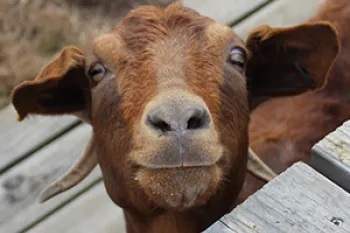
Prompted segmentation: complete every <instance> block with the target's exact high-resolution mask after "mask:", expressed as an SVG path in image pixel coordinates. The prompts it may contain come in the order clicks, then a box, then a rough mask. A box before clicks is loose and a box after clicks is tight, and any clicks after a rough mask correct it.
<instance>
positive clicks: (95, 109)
mask: <svg viewBox="0 0 350 233" xmlns="http://www.w3.org/2000/svg"><path fill="white" fill-rule="evenodd" d="M93 51H94V54H95V55H96V57H99V58H97V61H98V62H101V61H102V63H98V66H101V64H103V65H102V66H106V67H107V68H106V70H108V71H107V72H106V73H105V75H104V77H103V79H102V80H101V81H100V82H99V83H98V84H97V85H96V86H95V87H94V88H93V89H92V90H91V103H92V104H91V124H92V126H93V128H94V133H95V138H96V140H97V145H98V146H97V149H96V150H97V155H98V159H99V164H100V165H101V168H102V171H103V174H104V178H105V182H106V187H107V191H108V192H109V194H110V196H111V197H112V199H113V200H114V201H115V202H116V203H118V204H119V205H121V206H124V205H125V207H127V206H132V207H134V206H137V207H138V208H140V207H141V206H143V208H141V209H147V210H148V209H150V207H151V206H152V208H153V207H154V206H156V207H162V208H166V209H167V208H174V209H186V208H189V207H193V206H197V205H202V204H204V203H205V202H206V201H207V200H208V199H209V198H210V197H211V195H213V193H214V192H215V191H216V189H217V188H218V185H219V183H220V181H221V180H223V178H224V177H225V176H227V174H228V172H229V171H230V170H231V169H234V170H237V171H236V172H235V174H236V175H235V176H236V177H235V178H234V180H232V182H233V183H237V185H238V186H237V189H239V185H240V183H241V182H242V181H243V173H244V169H243V167H240V168H238V167H237V164H241V163H242V162H243V161H245V159H246V148H247V124H248V116H249V111H248V101H247V91H246V87H245V78H244V76H243V74H242V71H243V69H242V67H240V65H242V64H244V62H245V61H244V60H245V54H246V51H245V48H244V46H243V43H242V42H241V41H240V40H238V39H237V37H235V35H234V34H233V32H232V30H230V28H226V27H224V26H221V25H218V24H216V23H214V22H213V21H211V20H209V19H207V18H205V17H202V16H200V15H198V14H197V13H195V12H194V11H192V10H189V9H186V8H182V7H180V6H177V5H176V6H172V7H169V8H168V9H167V10H165V11H163V10H160V9H157V8H150V7H145V8H139V9H138V10H135V11H133V12H131V13H130V14H129V15H128V17H127V18H126V19H125V20H124V21H123V22H121V24H120V25H118V27H117V28H116V31H115V32H113V33H112V34H110V35H107V36H103V37H101V38H100V39H97V40H95V42H94V44H93ZM231 51H236V52H237V53H238V54H237V58H238V59H241V60H239V62H240V63H239V64H238V65H232V64H229V62H230V52H231ZM233 58H234V59H237V58H236V57H233ZM92 64H94V63H92ZM243 163H244V162H243ZM226 179H227V178H226ZM236 179H238V180H237V181H236ZM230 180H231V178H230ZM134 198H135V199H134Z"/></svg>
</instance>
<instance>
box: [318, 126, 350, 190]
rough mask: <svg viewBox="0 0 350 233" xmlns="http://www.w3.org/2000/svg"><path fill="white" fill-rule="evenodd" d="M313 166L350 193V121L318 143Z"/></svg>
mask: <svg viewBox="0 0 350 233" xmlns="http://www.w3.org/2000/svg"><path fill="white" fill-rule="evenodd" d="M311 165H312V166H313V167H314V168H315V169H316V170H317V171H319V172H321V173H322V174H324V175H325V176H327V177H328V178H329V179H330V180H332V181H334V182H335V183H336V184H338V185H339V186H341V187H342V188H344V189H345V190H347V191H348V192H350V121H347V122H345V123H344V124H343V125H341V126H340V127H338V128H337V129H336V130H335V131H334V132H332V133H330V134H329V135H327V136H326V137H325V138H323V139H322V140H321V141H319V142H318V143H316V145H315V146H314V147H313V148H312V160H311Z"/></svg>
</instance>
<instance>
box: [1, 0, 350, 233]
mask: <svg viewBox="0 0 350 233" xmlns="http://www.w3.org/2000/svg"><path fill="white" fill-rule="evenodd" d="M322 2H323V0H274V1H269V0H249V1H248V0H215V1H213V0H201V1H199V0H184V3H185V4H186V5H187V6H190V7H192V8H194V9H196V10H198V11H199V12H201V13H202V14H204V15H207V16H209V17H211V18H213V19H215V20H217V21H218V22H221V23H225V24H228V25H230V26H232V27H233V29H234V30H235V31H236V32H237V33H238V34H239V35H240V36H241V37H242V38H243V39H245V38H246V36H247V34H248V32H249V31H250V30H251V29H253V28H254V27H256V26H258V25H260V24H270V25H273V26H290V25H294V24H298V23H300V22H302V21H304V20H305V19H307V18H308V17H309V16H310V15H311V14H312V13H313V12H314V11H315V10H316V9H317V8H318V6H319V5H320V4H321V3H322ZM349 125H350V123H348V124H345V125H344V126H343V127H342V128H340V129H339V130H337V131H336V132H335V133H334V134H332V135H330V136H329V137H327V138H326V139H324V140H323V141H321V142H320V143H318V144H317V145H316V146H315V149H314V151H313V166H314V167H315V169H316V170H318V171H319V172H321V173H322V174H324V175H325V176H327V177H328V178H329V179H331V180H333V181H335V182H336V183H337V184H338V185H339V186H341V187H344V188H345V189H346V188H349V184H350V182H349V176H347V175H349V174H346V173H349V169H350V168H349V167H350V166H349V164H350V158H349V155H350V153H348V152H349V151H348V150H350V147H349V146H348V144H347V143H346V140H344V139H345V138H346V137H348V136H349V134H350V126H349ZM90 131H91V128H90V127H89V126H88V125H85V124H82V123H81V122H80V121H78V120H77V119H76V118H75V117H56V118H53V117H39V116H35V117H32V119H30V120H25V121H23V122H21V123H18V122H17V121H16V119H15V113H14V109H13V107H12V106H8V107H6V108H4V109H2V110H0V156H1V159H0V213H1V214H0V232H1V233H2V232H4V233H20V232H30V233H48V232H49V233H61V232H65V233H77V232H78V233H79V232H84V233H88V232H99V233H109V232H125V230H124V219H123V214H122V211H121V209H120V208H118V207H117V206H115V205H114V204H113V203H112V201H111V200H110V199H109V197H108V196H107V194H106V191H105V189H104V186H103V183H102V180H101V172H100V169H99V168H98V167H97V168H95V170H94V171H93V173H92V174H91V175H90V176H88V178H87V179H86V180H84V181H83V182H82V183H81V184H79V185H78V186H77V187H75V188H73V189H71V190H69V191H67V192H65V193H64V194H62V195H59V196H57V197H55V198H54V199H52V200H50V201H48V202H47V203H44V204H39V202H38V200H37V198H38V195H39V193H40V192H41V190H42V189H43V188H44V187H46V186H47V185H48V183H50V182H51V181H53V180H55V179H57V178H58V177H59V176H60V175H61V174H63V173H64V172H65V171H66V170H67V169H68V168H69V167H70V166H71V165H72V164H73V162H74V161H75V160H76V159H77V157H78V156H79V154H80V152H81V151H82V149H83V148H84V146H85V144H86V143H87V139H88V137H89V135H90ZM340 134H341V136H340V137H339V135H340ZM346 156H348V157H346ZM328 167H332V169H331V171H330V170H329V169H325V168H328ZM301 172H305V173H307V174H310V180H306V181H305V182H304V183H303V182H302V181H300V179H297V177H298V176H300V175H301ZM291 176H295V177H296V178H291ZM288 179H289V181H290V182H294V181H295V182H297V183H295V186H294V187H295V190H294V192H295V195H296V196H295V197H299V199H298V200H300V201H303V200H305V201H310V198H311V197H314V196H312V195H315V194H312V193H309V194H310V195H311V196H310V195H309V196H308V195H303V190H302V189H305V186H306V185H307V184H309V185H312V187H313V188H314V185H313V184H311V183H310V182H311V181H313V180H314V181H315V182H316V181H317V182H318V183H319V185H320V187H319V188H318V189H317V188H315V190H316V189H317V190H318V192H321V191H322V193H323V191H325V193H324V194H322V197H320V198H321V199H317V200H318V201H320V202H321V201H322V202H324V200H327V202H326V203H322V204H324V205H321V207H320V208H324V209H326V210H327V211H328V212H324V213H325V215H322V216H321V215H317V216H313V215H312V214H311V213H312V212H310V214H309V215H308V217H307V218H305V219H302V221H309V220H310V221H311V220H312V219H314V218H315V219H316V220H317V221H318V220H319V218H320V219H323V220H325V219H328V217H329V216H330V215H331V213H330V211H334V214H335V213H336V212H339V214H338V215H337V214H335V215H334V217H335V218H336V220H337V221H340V220H339V219H337V217H338V218H342V219H344V220H347V221H348V220H349V219H350V215H349V210H350V208H349V207H350V206H349V205H348V203H349V196H347V195H348V194H346V193H345V192H343V190H342V189H340V188H338V187H337V186H335V185H334V184H333V183H331V182H329V181H328V180H327V179H326V178H325V177H323V176H321V175H320V174H319V173H317V172H315V171H314V170H313V169H311V168H309V167H308V166H306V165H303V164H298V166H296V167H293V168H291V169H290V170H288V171H287V172H286V173H285V174H283V175H281V176H279V177H278V178H276V180H274V181H273V182H271V183H269V184H268V185H266V186H265V187H264V188H263V189H262V190H261V192H258V193H257V194H256V195H254V196H252V197H251V198H250V199H249V200H248V201H246V202H245V203H244V204H243V205H242V206H240V207H239V208H237V209H235V210H234V211H233V212H232V213H231V214H230V215H227V216H224V217H223V219H222V220H220V221H219V222H217V224H216V225H213V226H212V228H210V229H208V230H207V232H239V233H242V232H269V233H270V232H271V233H272V232H283V231H280V230H278V228H276V229H277V230H276V229H275V230H274V231H273V230H271V231H268V230H266V229H269V228H264V229H265V230H261V228H262V227H266V222H265V223H264V221H263V219H264V218H265V217H266V221H285V222H288V223H290V224H292V223H293V221H294V220H296V219H297V217H296V216H294V217H292V215H293V213H286V214H285V215H282V217H281V216H277V215H278V213H279V212H273V213H272V212H271V213H270V212H269V214H266V216H265V212H263V211H264V210H261V209H260V212H259V213H257V214H256V215H254V216H253V215H252V213H248V212H247V209H249V208H251V207H253V208H254V209H258V208H266V211H269V210H270V209H271V205H275V204H280V206H279V209H278V210H276V211H281V213H282V212H283V211H286V210H287V211H289V210H290V211H293V210H294V209H293V208H292V206H291V202H287V203H286V204H285V206H283V205H282V204H281V202H282V199H283V198H286V199H288V200H295V199H293V197H292V196H291V195H292V193H289V190H287V188H288V187H284V188H285V189H284V191H283V190H281V192H280V191H278V192H277V191H276V185H279V184H281V181H283V180H288ZM299 181H300V182H299ZM298 182H299V183H298ZM307 182H309V183H307ZM323 185H325V186H323ZM323 187H328V188H329V190H332V192H329V191H328V192H326V191H327V190H324V189H323ZM306 189H307V187H306ZM271 190H275V192H277V193H279V195H277V196H276V197H275V198H273V199H271V200H270V202H268V203H267V205H269V206H270V209H269V207H267V206H264V205H261V203H260V204H259V203H258V201H259V200H260V199H259V198H261V197H260V196H261V195H262V196H264V195H265V196H264V197H269V196H268V195H269V194H268V193H269V192H271ZM347 190H349V189H347ZM309 191H310V192H311V191H312V190H310V189H309ZM317 194H319V193H317ZM335 194H336V195H335ZM298 195H299V196H298ZM322 198H323V199H322ZM340 198H342V199H340ZM315 200H316V199H315ZM341 200H344V202H345V201H347V204H344V206H342V207H339V208H338V206H340V204H339V205H338V204H337V205H334V203H339V201H341ZM330 203H333V205H331V204H330ZM299 204H300V203H299ZM315 205H317V203H316V204H315V203H311V204H310V208H314V207H315ZM330 205H331V206H330ZM302 207H303V206H302V205H301V206H300V209H295V210H298V211H299V210H300V214H303V213H306V214H308V213H309V212H308V211H311V210H312V209H308V208H307V207H305V208H304V209H303V208H302ZM345 207H346V208H347V211H345V209H344V208H345ZM322 210H323V209H322ZM276 214H277V215H276ZM320 214H321V213H320ZM326 214H328V215H329V216H328V215H327V216H326ZM276 216H277V217H278V218H277V217H276ZM287 218H291V220H290V221H289V219H287ZM232 219H238V220H240V219H241V220H242V221H241V222H240V223H241V224H238V223H237V224H236V225H234V224H233V223H232V221H231V220H232ZM336 220H334V219H333V220H332V221H333V222H334V221H336ZM238 222H239V221H238ZM242 224H243V225H244V227H246V226H248V225H249V224H253V225H255V226H256V228H254V229H255V230H254V229H253V230H252V229H250V228H249V229H248V228H247V229H245V230H242V228H240V227H242V226H243V225H242ZM247 224H248V225H247ZM264 224H265V225H264ZM324 224H326V223H324ZM341 224H342V226H344V227H343V228H335V227H334V226H333V225H332V226H329V225H327V227H328V228H324V229H325V230H320V231H318V230H319V228H312V226H311V225H310V226H309V225H307V226H305V227H304V228H303V227H294V228H291V229H292V230H291V231H285V232H293V233H294V232H298V231H299V232H300V233H303V232H312V233H314V232H350V231H346V229H350V227H349V222H345V223H344V224H343V223H341ZM253 225H249V226H253ZM293 226H294V225H293ZM320 226H323V225H320ZM345 226H346V227H347V228H345ZM218 229H220V230H218ZM224 229H225V230H224ZM315 229H316V230H315ZM326 229H331V231H327V230H326ZM338 229H343V230H339V231H337V230H338ZM303 230H304V231H303Z"/></svg>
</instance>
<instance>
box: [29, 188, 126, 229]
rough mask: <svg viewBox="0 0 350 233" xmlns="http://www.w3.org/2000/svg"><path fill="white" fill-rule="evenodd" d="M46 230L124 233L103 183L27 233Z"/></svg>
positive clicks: (117, 210) (120, 215) (119, 212)
mask: <svg viewBox="0 0 350 233" xmlns="http://www.w3.org/2000/svg"><path fill="white" fill-rule="evenodd" d="M62 223H64V224H62ZM48 229H50V230H49V232H50V233H61V232H64V233H77V232H103V233H114V232H118V233H119V232H120V233H124V232H126V230H125V221H124V215H123V211H122V209H121V208H119V207H117V206H116V205H115V204H114V203H113V202H112V201H111V200H110V198H109V197H108V196H107V193H106V191H105V188H104V185H103V183H99V184H98V185H96V186H94V187H93V188H92V189H91V190H89V192H87V193H84V194H83V195H81V196H80V197H79V198H77V199H76V200H75V201H74V202H73V203H71V204H70V205H68V206H66V207H64V208H62V209H61V210H59V211H57V213H55V215H53V216H50V217H49V218H47V219H46V220H45V221H43V222H42V223H40V224H39V225H37V226H35V227H34V228H32V229H31V230H30V231H28V233H47V232H48Z"/></svg>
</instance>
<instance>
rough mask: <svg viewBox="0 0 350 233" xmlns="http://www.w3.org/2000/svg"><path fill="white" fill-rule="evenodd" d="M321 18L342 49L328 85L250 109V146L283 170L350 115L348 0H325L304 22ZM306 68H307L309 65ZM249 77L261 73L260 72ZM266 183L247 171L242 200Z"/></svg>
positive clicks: (305, 155) (307, 154) (305, 156)
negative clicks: (313, 14) (326, 23)
mask: <svg viewBox="0 0 350 233" xmlns="http://www.w3.org/2000/svg"><path fill="white" fill-rule="evenodd" d="M319 20H322V21H327V22H330V23H332V24H333V25H334V26H335V28H336V30H337V31H338V35H339V40H340V44H341V52H340V54H339V56H338V57H337V58H336V60H335V63H334V65H333V67H332V68H331V70H330V72H329V79H328V82H327V83H326V85H325V86H324V87H323V88H321V89H319V90H314V91H309V92H306V93H304V94H301V95H298V96H293V97H282V98H276V99H273V100H270V101H267V102H265V103H263V104H262V105H260V106H259V107H258V108H257V109H256V110H255V111H254V112H253V113H252V115H251V123H250V126H249V140H250V141H249V142H250V146H251V147H252V148H253V150H254V151H255V152H256V153H257V154H258V155H259V156H260V158H261V159H262V160H263V161H264V162H265V163H266V164H267V165H268V166H269V167H271V168H272V170H273V171H274V172H276V173H281V172H283V171H284V170H285V169H287V168H288V167H289V166H291V165H292V164H293V163H295V162H297V161H304V162H306V163H310V159H311V155H310V152H311V149H312V147H313V146H314V144H315V143H317V142H318V141H319V140H321V139H322V138H323V137H325V136H326V135H327V134H329V133H330V132H332V131H334V130H335V129H336V128H337V127H338V126H340V125H341V124H342V123H343V122H344V121H345V120H347V119H349V118H350V94H349V93H350V92H349V87H350V75H349V73H348V70H349V69H350V33H349V31H348V30H347V29H348V25H349V24H350V1H349V0H327V1H326V2H325V3H324V5H323V6H322V7H321V8H320V9H319V11H318V12H317V14H316V15H315V16H313V17H312V18H311V19H310V20H308V21H307V23H312V22H315V21H319ZM324 46H328V45H324ZM321 49H322V48H321ZM322 59H327V58H326V57H323V58H322ZM313 62H314V63H315V64H316V65H317V66H320V68H321V67H322V64H319V62H320V59H318V58H315V59H314V61H313ZM276 69H278V68H276ZM307 72H308V73H309V74H311V73H310V71H309V70H307ZM263 75H264V74H263ZM253 78H256V79H259V74H257V75H256V76H255V77H253ZM264 183H265V182H264V181H262V180H259V179H257V178H256V177H254V176H253V175H251V174H248V175H247V179H246V182H245V185H244V189H243V191H242V193H241V195H240V201H243V200H244V199H246V198H247V197H248V196H249V195H251V194H252V193H254V192H255V191H256V190H258V189H259V188H260V187H261V186H262V185H264Z"/></svg>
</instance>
